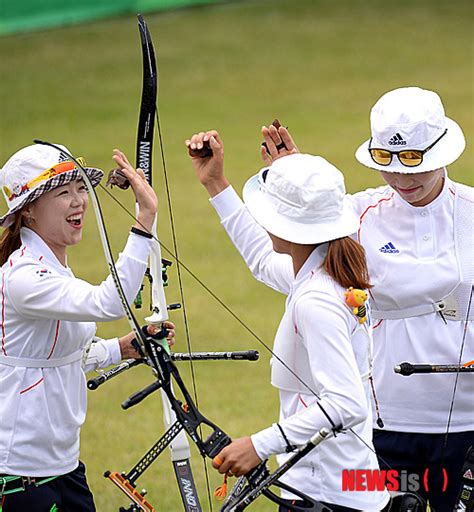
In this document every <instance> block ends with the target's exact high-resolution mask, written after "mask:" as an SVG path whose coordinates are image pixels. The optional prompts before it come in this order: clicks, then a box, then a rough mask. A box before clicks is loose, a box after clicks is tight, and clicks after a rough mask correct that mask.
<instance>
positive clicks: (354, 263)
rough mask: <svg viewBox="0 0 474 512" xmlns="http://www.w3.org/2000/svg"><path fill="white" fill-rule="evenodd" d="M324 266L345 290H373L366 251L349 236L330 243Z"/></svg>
mask: <svg viewBox="0 0 474 512" xmlns="http://www.w3.org/2000/svg"><path fill="white" fill-rule="evenodd" d="M322 266H323V268H324V270H325V271H326V272H327V273H328V274H329V275H330V276H331V277H332V278H333V279H334V280H335V281H336V282H337V283H339V284H340V285H341V286H342V287H343V288H349V287H350V286H353V287H354V288H359V289H361V290H366V289H369V288H372V285H371V284H370V280H369V271H368V269H367V260H366V258H365V250H364V248H363V247H362V245H360V243H359V242H356V241H355V240H353V239H352V238H350V237H348V236H346V237H344V238H338V239H337V240H331V241H330V242H329V246H328V252H327V255H326V258H325V259H324V261H323V265H322Z"/></svg>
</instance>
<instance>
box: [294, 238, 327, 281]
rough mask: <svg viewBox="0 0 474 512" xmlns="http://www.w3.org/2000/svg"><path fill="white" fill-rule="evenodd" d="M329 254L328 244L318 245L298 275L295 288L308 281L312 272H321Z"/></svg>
mask: <svg viewBox="0 0 474 512" xmlns="http://www.w3.org/2000/svg"><path fill="white" fill-rule="evenodd" d="M327 252H328V242H325V243H323V244H321V245H318V247H316V248H315V249H314V251H313V252H312V253H311V254H310V255H309V256H308V258H307V260H306V261H305V262H304V264H303V266H302V267H301V268H300V270H299V272H298V274H296V277H295V281H294V283H293V286H298V284H300V283H301V282H302V281H304V280H305V279H307V277H308V276H309V275H310V274H311V272H316V271H317V270H319V268H320V267H321V265H322V264H323V261H324V258H325V257H326V254H327Z"/></svg>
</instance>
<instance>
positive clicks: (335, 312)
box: [252, 294, 368, 459]
mask: <svg viewBox="0 0 474 512" xmlns="http://www.w3.org/2000/svg"><path fill="white" fill-rule="evenodd" d="M295 320H296V325H298V329H299V332H300V334H301V336H302V339H303V343H304V344H305V346H306V348H307V351H308V355H309V363H310V367H311V373H312V375H313V380H314V382H315V383H317V392H318V395H319V400H317V402H318V403H319V405H318V403H316V401H313V403H312V404H311V405H309V406H308V407H307V408H303V409H301V410H300V411H298V412H297V413H296V414H294V415H292V416H290V417H288V418H286V419H283V420H281V421H280V422H279V424H280V426H281V428H282V429H283V431H284V433H285V435H286V437H287V439H288V441H289V442H290V444H295V445H297V446H301V445H303V444H305V443H306V442H307V441H308V440H309V439H310V438H311V437H312V436H313V435H314V434H315V433H316V432H317V431H319V430H320V429H321V428H322V427H326V428H328V429H330V430H331V429H332V428H333V425H332V423H331V421H329V419H328V416H329V418H331V420H332V422H333V423H334V425H336V426H337V427H342V428H344V429H348V428H350V427H353V426H354V425H356V424H358V423H360V422H362V421H364V420H365V419H366V418H367V414H368V404H367V400H366V395H365V392H364V387H363V384H362V379H361V377H360V373H359V370H358V367H357V363H356V359H355V355H354V352H353V349H352V345H351V341H350V336H351V323H352V322H351V318H350V314H349V312H348V311H345V309H344V307H343V306H342V305H341V304H340V303H338V302H337V299H336V298H334V297H332V296H330V295H326V294H311V295H309V294H308V296H303V297H302V298H301V299H300V301H299V302H298V303H297V304H296V306H295ZM323 410H324V411H325V412H326V414H324V412H323ZM252 442H253V444H254V446H255V449H256V451H257V454H258V455H259V457H260V458H262V459H266V458H268V457H269V456H270V455H274V454H277V453H281V452H283V451H284V450H285V447H286V442H285V441H284V438H283V437H282V435H281V433H280V432H279V429H278V427H277V426H276V425H273V426H272V427H270V428H267V429H265V430H262V431H261V432H258V433H257V434H254V435H253V436H252Z"/></svg>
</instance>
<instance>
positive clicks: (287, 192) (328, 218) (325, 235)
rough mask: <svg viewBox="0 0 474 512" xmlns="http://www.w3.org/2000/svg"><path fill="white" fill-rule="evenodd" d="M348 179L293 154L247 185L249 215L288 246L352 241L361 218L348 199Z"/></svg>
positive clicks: (320, 161)
mask: <svg viewBox="0 0 474 512" xmlns="http://www.w3.org/2000/svg"><path fill="white" fill-rule="evenodd" d="M345 193H346V190H345V187H344V177H343V175H342V173H341V172H340V171H339V170H338V169H336V167H334V166H333V165H332V164H330V163H329V162H328V161H327V160H325V159H324V158H322V157H320V156H313V155H305V154H301V153H298V154H293V155H288V156H284V157H282V158H279V159H278V160H276V161H275V162H274V163H273V164H272V166H271V167H266V168H264V169H262V170H261V171H260V172H259V174H257V175H255V176H253V177H252V178H250V179H249V180H248V181H247V183H246V184H245V185H244V189H243V198H244V201H245V204H246V205H247V207H248V209H249V211H250V213H251V215H252V216H253V217H254V219H255V220H256V221H257V222H258V223H259V224H260V225H261V226H262V227H263V228H264V229H265V230H267V231H268V232H270V233H272V234H273V235H276V236H278V237H279V238H282V239H284V240H287V241H289V242H294V243H298V244H318V243H322V242H327V241H329V240H335V239H336V238H342V237H344V236H348V235H351V234H353V233H355V232H356V231H357V230H358V229H359V217H358V216H357V215H356V214H355V213H354V211H353V210H352V208H351V207H350V205H349V202H348V201H347V198H346V197H345Z"/></svg>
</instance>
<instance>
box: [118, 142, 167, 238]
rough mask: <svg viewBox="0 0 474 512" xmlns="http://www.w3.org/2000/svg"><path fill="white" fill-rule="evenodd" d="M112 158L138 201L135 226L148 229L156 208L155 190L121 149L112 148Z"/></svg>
mask: <svg viewBox="0 0 474 512" xmlns="http://www.w3.org/2000/svg"><path fill="white" fill-rule="evenodd" d="M112 158H113V159H114V160H115V163H116V164H117V165H118V166H119V168H120V171H121V172H122V173H123V174H124V175H125V177H126V179H127V180H128V181H129V182H130V185H131V187H132V189H133V193H134V194H135V198H136V200H137V203H138V215H137V224H136V225H135V227H136V228H138V229H146V230H148V231H150V230H151V228H152V226H153V222H154V220H155V215H156V212H157V210H158V199H157V197H156V194H155V191H154V190H153V188H152V187H151V186H150V184H149V183H148V182H147V180H146V178H145V174H144V172H143V171H142V170H141V169H136V170H135V169H134V167H133V166H132V164H131V163H130V162H129V161H128V158H127V157H126V155H125V154H124V153H122V151H120V150H119V149H114V151H113V156H112Z"/></svg>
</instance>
